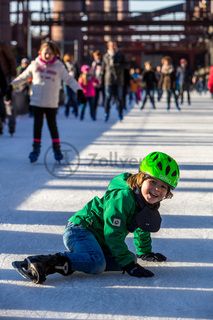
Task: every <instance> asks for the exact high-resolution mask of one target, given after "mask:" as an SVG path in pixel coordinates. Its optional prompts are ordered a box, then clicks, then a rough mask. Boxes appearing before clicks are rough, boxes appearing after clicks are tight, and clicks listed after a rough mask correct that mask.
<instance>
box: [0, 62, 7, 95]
mask: <svg viewBox="0 0 213 320" xmlns="http://www.w3.org/2000/svg"><path fill="white" fill-rule="evenodd" d="M6 90H7V81H6V78H5V75H4V73H3V71H2V69H1V66H0V97H3V96H4V95H5V93H6Z"/></svg>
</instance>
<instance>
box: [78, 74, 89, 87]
mask: <svg viewBox="0 0 213 320" xmlns="http://www.w3.org/2000/svg"><path fill="white" fill-rule="evenodd" d="M79 80H80V81H81V82H82V84H83V86H87V84H88V75H87V74H85V73H81V74H80V77H79Z"/></svg>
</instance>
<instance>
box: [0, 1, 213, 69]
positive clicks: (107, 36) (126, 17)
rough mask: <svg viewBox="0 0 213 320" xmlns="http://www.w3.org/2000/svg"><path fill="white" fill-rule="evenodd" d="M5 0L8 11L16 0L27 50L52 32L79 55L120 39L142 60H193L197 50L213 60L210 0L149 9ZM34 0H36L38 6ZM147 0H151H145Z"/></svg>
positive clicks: (17, 32)
mask: <svg viewBox="0 0 213 320" xmlns="http://www.w3.org/2000/svg"><path fill="white" fill-rule="evenodd" d="M151 1H152V0H150V1H149V2H151ZM2 2H3V3H4V4H5V6H4V12H5V10H7V9H5V8H6V7H7V8H8V3H9V2H10V4H12V3H13V8H12V9H11V6H10V24H12V27H11V30H12V31H11V32H12V40H14V41H17V43H18V44H19V43H21V42H22V46H23V48H24V49H25V52H26V53H27V50H28V55H29V51H30V45H31V47H32V48H33V50H34V48H36V47H38V42H39V41H40V40H41V39H45V38H51V39H53V40H55V41H56V42H58V43H59V45H60V46H61V49H62V52H64V51H67V50H69V51H73V52H74V53H75V54H76V57H78V59H79V60H80V61H82V60H83V59H84V58H85V57H86V56H88V55H89V54H90V52H91V51H92V50H94V49H100V50H102V51H103V50H104V49H105V42H106V41H108V40H116V41H118V42H119V45H120V47H121V49H122V50H123V51H124V52H126V54H127V55H129V57H131V55H132V54H134V55H135V56H136V58H138V61H139V60H140V57H141V53H144V54H147V55H151V54H165V53H166V54H170V55H173V56H174V57H179V56H185V57H187V58H188V59H189V61H190V63H191V65H192V66H193V65H194V64H195V63H197V58H198V56H199V59H200V60H202V57H203V63H206V64H208V63H209V62H208V60H211V59H212V60H213V53H212V47H213V45H212V42H213V30H212V29H213V4H212V1H210V0H190V1H186V0H185V1H184V2H183V1H181V0H180V1H178V2H179V3H177V4H176V5H171V6H168V7H166V8H163V9H158V10H153V11H150V12H143V11H130V9H129V1H128V0H102V1H100V0H72V1H70V0H52V1H50V0H43V1H42V0H41V1H33V0H19V1H13V0H12V1H9V0H1V3H2ZM33 2H37V8H36V7H33V5H32V4H33ZM143 2H144V3H145V2H146V1H144V0H140V3H143ZM38 3H40V7H38ZM1 6H2V4H0V9H1ZM0 12H1V10H0ZM0 14H1V13H0ZM8 14H9V13H8ZM6 16H7V15H6V14H5V17H6ZM0 21H1V19H0ZM11 21H12V22H11ZM0 28H1V23H0ZM35 30H36V32H35ZM33 50H32V54H33ZM212 62H213V61H212Z"/></svg>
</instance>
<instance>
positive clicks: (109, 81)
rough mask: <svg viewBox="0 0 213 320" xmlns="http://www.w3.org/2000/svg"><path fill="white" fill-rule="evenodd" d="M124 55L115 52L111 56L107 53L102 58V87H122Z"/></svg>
mask: <svg viewBox="0 0 213 320" xmlns="http://www.w3.org/2000/svg"><path fill="white" fill-rule="evenodd" d="M124 68H125V59H124V55H123V54H122V53H121V52H120V51H117V52H115V54H114V55H113V56H112V55H110V54H109V53H108V52H107V53H105V55H104V56H103V62H102V69H103V73H104V85H105V86H110V85H118V86H123V85H124Z"/></svg>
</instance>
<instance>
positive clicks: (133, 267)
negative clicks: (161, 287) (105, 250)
mask: <svg viewBox="0 0 213 320" xmlns="http://www.w3.org/2000/svg"><path fill="white" fill-rule="evenodd" d="M123 270H124V272H125V271H126V272H127V273H128V274H129V275H130V276H132V277H138V278H141V277H146V278H148V277H153V276H154V273H153V272H151V271H149V270H147V269H145V268H143V267H141V266H140V265H139V264H138V263H135V262H131V263H129V264H127V265H126V266H125V267H123Z"/></svg>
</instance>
